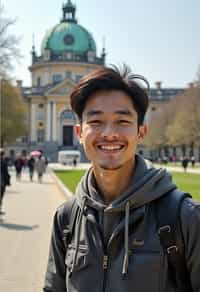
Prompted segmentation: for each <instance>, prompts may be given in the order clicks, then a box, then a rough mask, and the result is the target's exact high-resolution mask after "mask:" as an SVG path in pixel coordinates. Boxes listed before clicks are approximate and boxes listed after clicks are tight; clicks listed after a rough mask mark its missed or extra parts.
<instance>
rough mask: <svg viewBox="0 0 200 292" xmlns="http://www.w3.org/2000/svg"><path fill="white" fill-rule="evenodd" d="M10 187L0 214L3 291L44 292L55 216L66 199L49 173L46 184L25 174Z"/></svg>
mask: <svg viewBox="0 0 200 292" xmlns="http://www.w3.org/2000/svg"><path fill="white" fill-rule="evenodd" d="M11 183H12V185H11V186H10V187H8V188H7V191H6V194H5V199H4V206H3V211H4V212H5V214H3V215H0V291H1V292H41V291H42V286H43V282H44V274H45V270H46V263H47V257H48V246H49V241H50V233H51V226H52V217H53V214H54V212H55V210H56V208H57V206H59V205H60V204H61V203H62V202H64V201H65V200H66V198H65V196H64V194H63V193H62V192H61V191H60V189H59V188H58V186H57V184H56V183H55V180H54V179H53V177H52V176H51V175H50V173H47V174H45V175H44V179H43V183H42V184H39V183H38V182H37V180H36V177H35V181H34V182H32V183H31V182H29V178H28V174H27V173H23V175H22V179H21V182H16V180H15V175H14V172H13V173H12V178H11Z"/></svg>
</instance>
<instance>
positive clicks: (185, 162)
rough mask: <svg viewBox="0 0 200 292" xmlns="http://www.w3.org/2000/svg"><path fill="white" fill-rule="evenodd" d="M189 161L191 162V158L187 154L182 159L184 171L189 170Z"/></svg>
mask: <svg viewBox="0 0 200 292" xmlns="http://www.w3.org/2000/svg"><path fill="white" fill-rule="evenodd" d="M188 163H189V159H188V158H187V157H186V156H184V157H183V160H182V166H183V169H184V172H187V168H188Z"/></svg>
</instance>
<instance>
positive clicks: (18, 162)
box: [14, 155, 24, 181]
mask: <svg viewBox="0 0 200 292" xmlns="http://www.w3.org/2000/svg"><path fill="white" fill-rule="evenodd" d="M14 165H15V171H16V179H17V181H20V180H21V175H22V168H23V166H24V161H23V159H22V157H21V155H17V157H16V159H15V162H14Z"/></svg>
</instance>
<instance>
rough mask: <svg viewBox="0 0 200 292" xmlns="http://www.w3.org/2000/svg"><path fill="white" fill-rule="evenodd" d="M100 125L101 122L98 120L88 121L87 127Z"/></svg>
mask: <svg viewBox="0 0 200 292" xmlns="http://www.w3.org/2000/svg"><path fill="white" fill-rule="evenodd" d="M101 123H102V121H100V120H92V121H88V124H89V125H100V124H101Z"/></svg>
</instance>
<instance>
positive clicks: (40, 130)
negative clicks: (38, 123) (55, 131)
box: [37, 129, 45, 143]
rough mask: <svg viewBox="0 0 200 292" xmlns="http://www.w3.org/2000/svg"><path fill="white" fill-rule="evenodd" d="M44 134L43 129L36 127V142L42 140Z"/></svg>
mask: <svg viewBox="0 0 200 292" xmlns="http://www.w3.org/2000/svg"><path fill="white" fill-rule="evenodd" d="M44 135H45V132H44V129H38V130H37V142H39V143H42V142H44Z"/></svg>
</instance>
